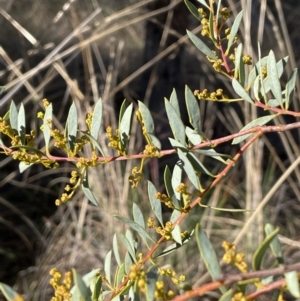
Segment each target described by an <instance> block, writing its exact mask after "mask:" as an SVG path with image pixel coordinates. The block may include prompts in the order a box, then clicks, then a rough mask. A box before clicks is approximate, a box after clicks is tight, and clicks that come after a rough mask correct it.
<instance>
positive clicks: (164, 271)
mask: <svg viewBox="0 0 300 301" xmlns="http://www.w3.org/2000/svg"><path fill="white" fill-rule="evenodd" d="M159 273H160V275H162V276H167V277H169V278H171V280H172V282H173V283H174V284H176V285H178V284H180V283H181V282H184V281H185V275H180V276H179V277H178V278H176V272H175V271H173V270H172V269H170V268H168V269H159Z"/></svg>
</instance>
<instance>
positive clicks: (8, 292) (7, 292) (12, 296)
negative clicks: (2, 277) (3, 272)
mask: <svg viewBox="0 0 300 301" xmlns="http://www.w3.org/2000/svg"><path fill="white" fill-rule="evenodd" d="M0 291H1V292H2V294H3V295H4V297H5V298H6V300H7V301H14V300H16V299H17V297H18V296H19V294H18V293H17V292H15V291H14V290H13V289H12V288H11V287H10V286H8V285H7V284H4V283H2V282H0Z"/></svg>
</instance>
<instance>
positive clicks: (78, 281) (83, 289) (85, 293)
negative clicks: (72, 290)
mask: <svg viewBox="0 0 300 301" xmlns="http://www.w3.org/2000/svg"><path fill="white" fill-rule="evenodd" d="M72 273H73V279H74V282H75V285H76V286H77V288H78V291H79V293H80V296H81V298H82V300H83V301H92V299H91V292H90V291H89V289H88V288H87V286H86V285H85V283H84V281H83V279H82V278H81V276H80V275H79V274H78V273H77V272H76V270H75V269H72Z"/></svg>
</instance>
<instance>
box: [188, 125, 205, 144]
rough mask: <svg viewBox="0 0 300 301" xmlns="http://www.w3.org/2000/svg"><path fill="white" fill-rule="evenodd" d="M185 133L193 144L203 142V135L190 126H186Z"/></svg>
mask: <svg viewBox="0 0 300 301" xmlns="http://www.w3.org/2000/svg"><path fill="white" fill-rule="evenodd" d="M185 134H186V136H187V137H188V139H189V141H190V142H191V144H192V145H198V144H200V143H201V142H202V137H201V136H200V135H199V134H198V133H197V132H196V131H195V130H193V129H191V128H190V127H188V126H187V127H186V128H185Z"/></svg>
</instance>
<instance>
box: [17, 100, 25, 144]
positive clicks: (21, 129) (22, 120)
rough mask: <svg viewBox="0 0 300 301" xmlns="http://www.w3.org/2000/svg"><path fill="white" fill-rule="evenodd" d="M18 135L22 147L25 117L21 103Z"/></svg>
mask: <svg viewBox="0 0 300 301" xmlns="http://www.w3.org/2000/svg"><path fill="white" fill-rule="evenodd" d="M18 133H19V136H20V138H21V144H22V145H24V144H25V135H26V117H25V109H24V105H23V104H22V103H21V106H20V109H19V113H18Z"/></svg>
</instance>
